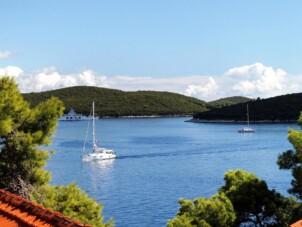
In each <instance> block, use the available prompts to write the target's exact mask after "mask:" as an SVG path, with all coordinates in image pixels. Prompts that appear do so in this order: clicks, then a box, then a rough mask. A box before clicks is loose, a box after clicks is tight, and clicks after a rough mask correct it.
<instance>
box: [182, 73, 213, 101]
mask: <svg viewBox="0 0 302 227" xmlns="http://www.w3.org/2000/svg"><path fill="white" fill-rule="evenodd" d="M218 88H219V86H218V85H217V83H216V81H215V80H214V78H213V77H209V78H208V80H207V81H206V83H205V84H200V85H193V84H191V85H189V86H188V88H187V89H186V91H185V93H184V94H185V95H187V96H194V97H198V98H199V97H203V98H205V97H211V96H214V95H215V94H216V92H217V90H218Z"/></svg>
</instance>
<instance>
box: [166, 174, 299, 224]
mask: <svg viewBox="0 0 302 227" xmlns="http://www.w3.org/2000/svg"><path fill="white" fill-rule="evenodd" d="M224 180H225V185H224V186H222V187H221V188H220V189H219V191H218V194H217V195H215V196H213V197H212V198H210V199H206V198H197V199H195V200H194V201H191V200H184V199H180V200H179V202H180V205H181V207H180V209H179V212H178V213H177V216H176V217H175V218H174V219H172V220H169V221H168V227H185V226H204V227H208V226H226V227H227V226H266V227H268V226H271V227H273V226H276V227H277V226H278V227H279V226H289V224H290V223H293V222H295V221H297V220H299V219H300V218H301V215H302V206H301V204H300V203H298V202H297V201H296V200H295V199H293V198H286V197H283V196H282V195H280V194H279V193H277V192H275V191H274V190H269V189H268V187H267V184H266V183H265V182H264V181H263V180H260V179H259V178H257V177H256V176H255V175H254V174H252V173H247V172H245V171H243V170H237V171H233V170H230V171H229V172H227V173H226V174H225V177H224Z"/></svg>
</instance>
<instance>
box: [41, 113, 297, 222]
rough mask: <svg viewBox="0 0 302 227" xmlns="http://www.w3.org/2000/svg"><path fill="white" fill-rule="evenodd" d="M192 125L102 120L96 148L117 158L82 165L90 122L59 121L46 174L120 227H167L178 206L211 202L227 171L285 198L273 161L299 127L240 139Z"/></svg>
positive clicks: (217, 127) (270, 128) (264, 127)
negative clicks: (250, 176)
mask: <svg viewBox="0 0 302 227" xmlns="http://www.w3.org/2000/svg"><path fill="white" fill-rule="evenodd" d="M189 119H190V118H187V117H176V118H117V119H99V120H97V121H96V137H97V139H98V143H99V145H100V146H101V147H105V148H108V149H113V150H114V151H116V153H117V155H118V157H117V158H116V159H114V160H103V161H91V162H83V161H82V158H81V155H82V154H85V153H90V152H91V149H92V148H91V146H92V144H91V137H92V136H91V132H90V131H91V125H90V126H89V128H88V125H89V124H88V121H76V122H64V121H60V122H59V125H58V127H57V130H56V132H55V134H54V136H53V139H52V140H53V142H52V144H51V145H50V146H48V147H47V148H46V149H48V150H50V151H51V150H54V151H55V154H53V155H52V156H51V159H50V160H49V161H48V163H47V166H46V169H47V170H49V171H50V172H51V173H52V180H51V184H53V185H67V184H70V183H72V182H76V183H77V184H78V186H79V187H80V188H81V189H82V190H83V191H85V192H86V193H87V194H88V195H89V196H90V197H91V198H94V199H95V200H96V201H98V202H100V203H102V204H103V210H102V215H103V216H104V220H105V221H107V220H109V219H110V218H111V217H112V218H114V221H115V226H117V227H128V226H129V227H144V226H146V227H157V226H166V225H167V222H168V220H169V219H172V218H174V217H175V216H176V214H177V212H178V209H179V203H178V200H179V198H185V199H194V198H198V197H206V198H209V197H211V196H212V195H214V194H215V193H217V190H218V189H219V188H220V187H221V186H223V184H224V180H223V177H224V173H226V172H227V171H228V170H237V169H242V170H245V171H248V172H252V173H254V174H255V175H257V176H258V177H259V178H261V179H263V180H265V181H266V182H267V184H268V186H269V188H270V189H275V190H277V191H278V192H280V193H281V194H283V195H285V196H288V193H287V190H288V189H289V188H290V182H291V179H292V177H291V173H290V171H285V170H280V169H279V168H278V165H277V164H276V161H277V158H278V155H280V154H281V153H282V152H284V151H286V150H289V149H292V145H291V144H290V143H289V142H288V140H287V136H288V129H289V128H293V129H299V127H298V126H297V125H296V124H253V125H251V126H252V127H253V128H255V129H256V133H249V134H245V133H238V131H237V130H238V129H239V128H241V127H243V126H244V125H243V124H230V123H227V124H223V123H219V124H218V123H216V124H215V123H190V122H185V121H186V120H189ZM86 137H87V141H86V146H85V147H86V150H83V145H84V142H85V139H86ZM87 209H89V208H87Z"/></svg>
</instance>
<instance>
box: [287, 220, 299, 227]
mask: <svg viewBox="0 0 302 227" xmlns="http://www.w3.org/2000/svg"><path fill="white" fill-rule="evenodd" d="M290 227H302V219H301V220H299V221H297V222H295V223H293V224H291V225H290Z"/></svg>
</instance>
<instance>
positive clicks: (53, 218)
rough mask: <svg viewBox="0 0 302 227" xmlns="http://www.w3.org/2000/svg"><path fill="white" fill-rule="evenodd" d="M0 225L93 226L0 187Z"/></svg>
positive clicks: (25, 226) (44, 226) (34, 226)
mask: <svg viewBox="0 0 302 227" xmlns="http://www.w3.org/2000/svg"><path fill="white" fill-rule="evenodd" d="M0 226H5V227H17V226H24V227H36V226H39V227H51V226H56V227H83V226H86V227H91V226H90V225H85V224H82V223H81V222H79V221H74V220H72V219H71V218H69V217H67V216H64V215H62V214H61V213H59V212H54V211H52V210H51V209H46V208H45V207H43V206H40V205H38V204H36V203H34V202H31V201H30V200H28V199H25V198H23V197H21V196H17V195H14V194H11V193H9V192H7V191H4V190H1V189H0Z"/></svg>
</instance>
